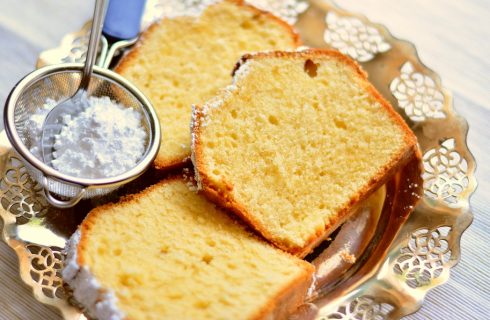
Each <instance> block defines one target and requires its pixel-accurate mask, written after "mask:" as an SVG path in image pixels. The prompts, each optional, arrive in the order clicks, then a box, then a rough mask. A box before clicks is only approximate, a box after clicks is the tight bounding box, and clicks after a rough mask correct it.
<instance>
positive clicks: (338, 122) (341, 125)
mask: <svg viewBox="0 0 490 320" xmlns="http://www.w3.org/2000/svg"><path fill="white" fill-rule="evenodd" d="M333 122H334V124H335V126H336V127H337V128H339V129H344V130H345V129H347V124H346V123H345V121H343V120H340V119H334V120H333Z"/></svg>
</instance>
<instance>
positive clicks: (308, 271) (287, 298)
mask: <svg viewBox="0 0 490 320" xmlns="http://www.w3.org/2000/svg"><path fill="white" fill-rule="evenodd" d="M298 266H299V267H301V268H302V269H303V273H302V274H301V275H300V276H299V277H298V278H297V279H294V280H292V281H291V282H290V283H288V284H286V285H285V286H284V287H283V288H282V289H281V290H280V291H279V292H278V293H277V294H276V296H275V297H274V298H272V299H271V300H270V301H269V303H267V305H265V306H264V307H263V308H262V309H261V310H258V311H257V313H256V314H255V315H253V316H252V317H251V318H250V319H254V320H255V319H257V320H258V319H287V316H288V315H290V314H291V313H293V311H295V310H296V309H297V308H298V307H299V306H300V305H301V304H303V303H304V299H305V297H306V294H307V292H308V289H309V288H310V286H311V283H312V276H313V273H314V272H315V267H314V266H313V265H311V264H310V263H308V262H306V261H304V260H299V261H298Z"/></svg>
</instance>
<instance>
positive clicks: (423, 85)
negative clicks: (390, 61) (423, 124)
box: [390, 61, 446, 122]
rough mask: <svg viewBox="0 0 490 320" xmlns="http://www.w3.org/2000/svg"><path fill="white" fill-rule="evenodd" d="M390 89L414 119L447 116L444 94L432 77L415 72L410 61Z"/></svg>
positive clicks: (416, 120) (420, 119) (408, 114)
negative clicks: (444, 109)
mask: <svg viewBox="0 0 490 320" xmlns="http://www.w3.org/2000/svg"><path fill="white" fill-rule="evenodd" d="M390 90H391V93H392V94H393V96H395V98H396V99H397V100H398V106H399V107H400V108H402V109H404V110H405V113H406V114H407V116H408V117H409V118H410V119H411V120H412V121H415V122H418V121H425V120H426V119H428V118H433V119H443V118H445V117H446V114H445V113H444V111H443V108H444V95H443V94H442V92H441V91H440V90H439V89H438V88H437V86H436V83H435V82H434V80H432V78H431V77H429V76H426V75H423V74H422V73H419V72H415V69H414V67H413V65H412V63H410V62H409V61H408V62H406V63H405V64H404V65H403V66H402V67H401V69H400V76H399V77H397V78H395V79H394V80H393V81H392V82H391V84H390Z"/></svg>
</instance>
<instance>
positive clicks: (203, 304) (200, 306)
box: [194, 300, 211, 309]
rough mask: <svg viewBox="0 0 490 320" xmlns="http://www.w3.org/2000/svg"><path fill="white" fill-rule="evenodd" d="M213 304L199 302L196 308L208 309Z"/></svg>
mask: <svg viewBox="0 0 490 320" xmlns="http://www.w3.org/2000/svg"><path fill="white" fill-rule="evenodd" d="M210 304H211V303H210V302H209V301H202V300H201V301H197V302H196V303H194V306H195V307H196V308H199V309H207V308H208V307H209V305H210Z"/></svg>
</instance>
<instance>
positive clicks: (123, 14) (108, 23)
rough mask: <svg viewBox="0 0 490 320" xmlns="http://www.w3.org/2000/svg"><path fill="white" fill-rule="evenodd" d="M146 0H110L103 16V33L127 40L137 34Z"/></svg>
mask: <svg viewBox="0 0 490 320" xmlns="http://www.w3.org/2000/svg"><path fill="white" fill-rule="evenodd" d="M145 2H146V0H110V1H109V6H108V8H107V13H106V17H105V23H104V28H103V29H102V31H103V32H104V34H105V35H108V36H111V37H113V38H116V39H121V40H127V39H132V38H135V37H137V36H138V34H139V32H140V26H141V17H142V16H143V10H144V8H145Z"/></svg>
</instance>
